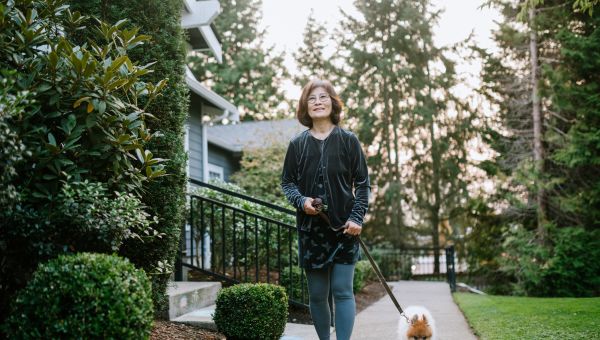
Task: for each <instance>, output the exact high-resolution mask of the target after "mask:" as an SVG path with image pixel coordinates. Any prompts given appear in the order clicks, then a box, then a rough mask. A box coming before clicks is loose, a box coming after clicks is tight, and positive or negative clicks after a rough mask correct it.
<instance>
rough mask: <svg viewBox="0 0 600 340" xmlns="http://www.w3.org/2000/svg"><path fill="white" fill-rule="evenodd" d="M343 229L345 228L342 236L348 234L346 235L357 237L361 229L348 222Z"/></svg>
mask: <svg viewBox="0 0 600 340" xmlns="http://www.w3.org/2000/svg"><path fill="white" fill-rule="evenodd" d="M344 228H345V230H344V234H348V235H353V236H358V235H360V233H361V232H362V227H361V226H360V225H358V224H356V223H354V222H352V221H350V220H348V221H347V222H346V224H345V225H344Z"/></svg>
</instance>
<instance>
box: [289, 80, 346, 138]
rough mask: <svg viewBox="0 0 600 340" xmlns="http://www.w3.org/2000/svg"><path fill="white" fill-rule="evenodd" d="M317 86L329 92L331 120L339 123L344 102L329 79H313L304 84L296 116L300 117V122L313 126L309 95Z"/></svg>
mask: <svg viewBox="0 0 600 340" xmlns="http://www.w3.org/2000/svg"><path fill="white" fill-rule="evenodd" d="M317 87H322V88H323V89H324V90H325V91H327V94H329V97H330V98H331V114H330V115H329V117H330V118H331V122H332V123H333V124H335V125H337V124H338V123H339V122H340V114H341V113H342V108H343V107H344V104H342V101H341V99H340V97H339V96H338V95H337V93H336V92H335V90H334V89H333V85H331V83H330V82H329V81H327V80H322V79H313V80H311V81H309V82H308V84H306V85H304V88H302V95H301V96H300V100H299V101H298V107H297V108H296V118H298V121H299V122H300V124H302V125H304V126H307V127H309V128H312V126H313V122H312V118H310V115H309V114H308V96H309V95H310V93H311V92H312V90H314V89H316V88H317Z"/></svg>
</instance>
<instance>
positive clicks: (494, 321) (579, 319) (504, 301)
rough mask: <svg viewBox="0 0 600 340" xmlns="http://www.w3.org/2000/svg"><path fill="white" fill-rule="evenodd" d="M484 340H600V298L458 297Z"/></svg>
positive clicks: (464, 311) (472, 324) (476, 331)
mask: <svg viewBox="0 0 600 340" xmlns="http://www.w3.org/2000/svg"><path fill="white" fill-rule="evenodd" d="M454 300H455V301H456V302H457V303H458V305H459V306H460V308H461V309H462V311H463V313H464V314H465V316H466V317H467V319H468V321H469V324H470V325H471V327H473V329H474V330H475V333H476V334H477V335H478V336H479V337H480V338H481V339H482V340H487V339H561V340H562V339H600V298H532V297H514V296H491V295H487V296H482V295H475V294H470V293H456V294H454Z"/></svg>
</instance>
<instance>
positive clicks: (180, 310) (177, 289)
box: [167, 281, 221, 320]
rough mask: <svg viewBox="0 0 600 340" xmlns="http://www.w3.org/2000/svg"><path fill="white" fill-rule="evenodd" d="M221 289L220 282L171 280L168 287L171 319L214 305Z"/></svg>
mask: <svg viewBox="0 0 600 340" xmlns="http://www.w3.org/2000/svg"><path fill="white" fill-rule="evenodd" d="M220 289H221V283H220V282H190V281H173V282H170V283H169V286H168V288H167V295H168V296H169V320H173V319H175V318H177V317H180V316H182V315H184V314H187V313H190V312H192V311H195V310H199V309H201V308H203V307H206V306H210V305H213V304H214V303H215V301H216V299H217V293H218V292H219V290H220Z"/></svg>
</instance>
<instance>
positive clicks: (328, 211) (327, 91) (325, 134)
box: [281, 80, 370, 340]
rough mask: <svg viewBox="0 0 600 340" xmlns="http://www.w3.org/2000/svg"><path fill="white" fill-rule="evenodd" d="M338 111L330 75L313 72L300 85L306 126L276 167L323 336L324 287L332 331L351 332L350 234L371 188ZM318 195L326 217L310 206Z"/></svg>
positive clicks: (354, 250) (353, 246) (300, 113)
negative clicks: (312, 77)
mask: <svg viewBox="0 0 600 340" xmlns="http://www.w3.org/2000/svg"><path fill="white" fill-rule="evenodd" d="M341 111H342V102H341V100H340V99H339V97H338V96H337V94H336V92H335V90H334V89H333V86H332V85H331V83H329V82H328V81H324V80H312V81H310V82H309V83H308V84H306V86H304V88H303V90H302V95H301V97H300V101H299V103H298V107H297V110H296V116H297V118H298V120H299V121H300V123H301V124H303V125H305V126H306V127H308V129H307V130H305V131H304V132H302V133H300V134H298V135H297V136H295V137H294V138H293V139H292V140H291V141H290V144H289V146H288V150H287V154H286V156H285V161H284V165H283V172H282V175H281V187H282V189H283V192H284V193H285V196H286V197H287V199H288V200H289V201H290V202H291V203H292V204H293V205H294V206H295V207H296V208H297V213H296V222H297V226H298V232H299V262H300V266H301V267H302V268H304V269H305V271H306V277H307V280H308V292H309V305H310V313H311V316H312V319H313V323H314V325H315V329H316V331H317V334H318V335H319V339H321V340H324V339H329V325H330V324H331V311H330V309H329V304H328V294H329V292H330V289H331V292H332V294H333V299H334V302H335V327H336V335H337V339H338V340H340V339H350V335H351V334H352V327H353V325H354V314H355V312H356V307H355V301H354V294H353V292H352V282H353V276H354V266H355V264H356V261H358V259H359V257H360V252H359V243H358V239H357V238H356V237H354V236H356V235H360V233H361V231H362V223H363V218H364V216H365V214H366V212H367V208H368V199H369V191H370V185H369V174H368V171H367V163H366V160H365V155H364V153H363V151H362V148H361V146H360V142H359V141H358V138H357V137H356V136H355V135H354V134H353V133H352V132H350V131H348V130H345V129H342V128H340V127H339V126H338V124H339V122H340V114H341ZM353 187H354V192H353V191H352V188H353ZM316 198H319V199H320V201H321V202H322V203H323V204H324V205H323V207H324V209H323V210H322V213H324V214H325V217H323V215H322V214H319V210H318V209H317V208H315V206H314V205H315V204H314V203H316V202H315V201H314V200H315V199H316ZM334 229H338V230H337V231H336V230H334Z"/></svg>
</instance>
